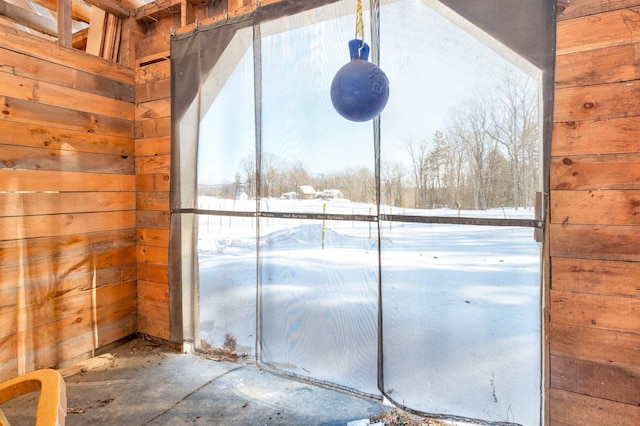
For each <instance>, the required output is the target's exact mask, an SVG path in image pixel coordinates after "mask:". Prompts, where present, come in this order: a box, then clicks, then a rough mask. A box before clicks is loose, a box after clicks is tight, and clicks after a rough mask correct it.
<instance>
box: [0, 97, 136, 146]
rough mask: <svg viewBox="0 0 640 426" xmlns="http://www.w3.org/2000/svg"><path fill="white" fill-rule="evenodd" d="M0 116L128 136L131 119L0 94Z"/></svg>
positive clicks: (129, 136) (19, 121)
mask: <svg viewBox="0 0 640 426" xmlns="http://www.w3.org/2000/svg"><path fill="white" fill-rule="evenodd" d="M0 114H1V115H0V120H7V121H10V122H18V123H28V124H36V125H37V124H38V123H40V125H42V126H43V127H55V128H59V129H66V130H74V131H84V132H88V133H99V134H107V135H110V136H116V137H124V138H131V137H132V136H133V130H134V129H133V121H132V120H125V119H121V118H114V117H108V116H104V115H99V114H97V113H90V112H85V111H77V110H72V109H68V108H61V107H56V106H50V105H45V104H43V103H40V102H33V101H25V100H22V99H16V98H10V97H3V96H0Z"/></svg>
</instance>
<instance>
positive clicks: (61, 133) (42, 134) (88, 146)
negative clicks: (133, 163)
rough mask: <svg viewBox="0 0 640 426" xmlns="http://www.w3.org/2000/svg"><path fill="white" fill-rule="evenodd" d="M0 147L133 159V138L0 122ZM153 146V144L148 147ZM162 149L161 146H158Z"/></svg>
mask: <svg viewBox="0 0 640 426" xmlns="http://www.w3.org/2000/svg"><path fill="white" fill-rule="evenodd" d="M0 144H7V145H13V146H29V147H40V148H48V149H51V150H60V151H72V152H74V151H75V152H89V153H99V154H111V155H118V156H120V157H122V156H124V157H133V155H134V153H135V152H136V149H135V146H136V145H135V143H134V141H133V139H129V138H122V137H115V136H110V135H101V134H97V133H86V132H78V131H73V130H64V129H58V128H53V127H44V126H38V125H35V124H25V123H16V122H10V121H6V120H0ZM149 145H152V144H149ZM158 145H159V146H161V145H160V144H158ZM149 148H151V146H149Z"/></svg>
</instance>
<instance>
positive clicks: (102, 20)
mask: <svg viewBox="0 0 640 426" xmlns="http://www.w3.org/2000/svg"><path fill="white" fill-rule="evenodd" d="M106 21H107V13H106V12H105V11H104V10H102V9H100V8H99V7H97V6H91V25H90V26H89V38H88V39H87V53H90V54H92V55H95V56H100V53H101V52H102V46H103V45H104V26H105V24H106Z"/></svg>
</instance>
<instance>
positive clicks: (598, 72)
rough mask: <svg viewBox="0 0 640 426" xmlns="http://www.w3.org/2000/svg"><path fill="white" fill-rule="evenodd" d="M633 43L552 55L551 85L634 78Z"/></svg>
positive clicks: (635, 53)
mask: <svg viewBox="0 0 640 426" xmlns="http://www.w3.org/2000/svg"><path fill="white" fill-rule="evenodd" d="M638 49H640V46H638V45H637V44H627V45H622V46H614V47H609V48H603V49H596V50H590V51H586V52H577V53H570V54H567V55H558V56H556V66H555V73H554V77H555V83H556V84H555V87H556V88H564V87H575V86H588V85H593V84H603V83H615V82H621V81H629V80H637V79H638V78H639V77H640V70H639V69H638V67H637V64H638V60H639V58H638Z"/></svg>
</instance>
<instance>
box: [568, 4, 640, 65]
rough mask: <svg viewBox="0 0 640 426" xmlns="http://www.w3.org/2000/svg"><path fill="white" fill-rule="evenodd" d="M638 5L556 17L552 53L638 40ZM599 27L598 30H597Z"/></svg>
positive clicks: (596, 47) (616, 44) (618, 44)
mask: <svg viewBox="0 0 640 426" xmlns="http://www.w3.org/2000/svg"><path fill="white" fill-rule="evenodd" d="M638 13H639V9H638V8H637V7H630V8H626V9H620V10H614V11H611V12H604V13H599V14H597V15H591V16H585V17H581V18H575V19H569V20H564V21H559V22H558V23H557V27H556V32H557V34H558V35H557V38H556V54H557V55H564V54H567V53H573V52H580V51H585V50H593V49H601V48H604V47H611V46H620V45H623V44H633V43H638V41H639V40H640V20H639V19H638ZM597 29H601V30H597Z"/></svg>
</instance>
